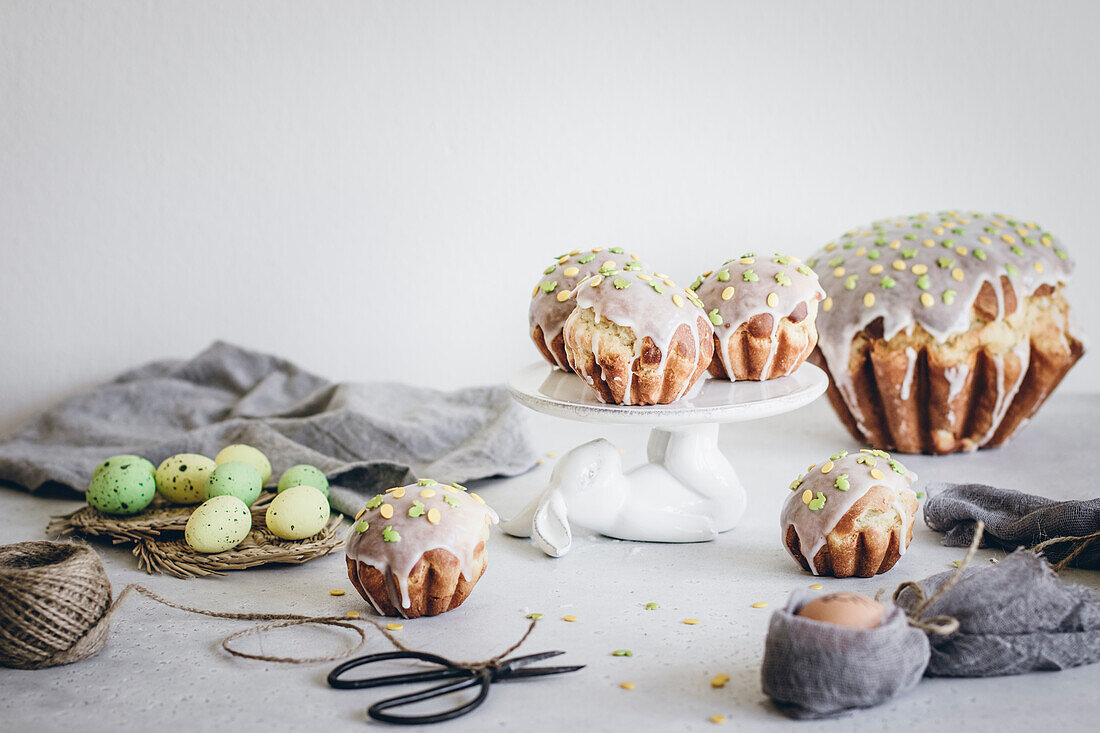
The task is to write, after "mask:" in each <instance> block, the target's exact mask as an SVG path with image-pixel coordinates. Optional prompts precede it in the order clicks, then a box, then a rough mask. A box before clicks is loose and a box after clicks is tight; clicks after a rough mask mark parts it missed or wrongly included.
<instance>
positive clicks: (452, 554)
mask: <svg viewBox="0 0 1100 733" xmlns="http://www.w3.org/2000/svg"><path fill="white" fill-rule="evenodd" d="M497 521H499V520H498V517H497V515H496V512H494V511H493V510H492V509H491V508H489V507H488V506H487V505H486V504H485V502H484V501H483V500H482V498H481V497H480V496H478V495H477V494H474V493H471V492H467V491H466V489H465V488H463V487H462V486H459V485H458V484H440V483H437V482H436V481H433V480H432V479H421V480H420V481H418V482H417V483H415V484H412V485H410V486H398V487H395V488H392V489H389V490H387V491H386V493H384V494H379V495H377V496H375V497H374V498H373V499H371V500H370V501H368V502H367V506H366V508H365V509H363V510H362V511H361V512H359V514H358V515H356V517H355V522H354V524H353V526H352V529H351V534H350V535H349V536H348V542H347V563H348V577H349V578H351V582H352V585H354V586H355V589H356V590H357V591H359V594H360V595H361V596H363V598H365V599H366V600H367V602H368V603H370V604H371V606H372V607H374V610H376V611H377V612H378V613H380V614H382V615H385V616H404V617H405V618H417V617H418V616H435V615H437V614H440V613H444V612H445V611H450V610H451V609H452V608H457V607H458V606H460V605H462V602H463V601H465V600H466V598H467V597H468V596H469V595H470V592H471V591H472V590H473V589H474V585H476V584H477V581H478V580H479V579H480V578H481V576H482V574H483V573H484V572H485V566H486V563H487V562H488V553H487V550H486V548H485V542H486V541H487V540H488V539H489V526H490V525H492V524H496V523H497Z"/></svg>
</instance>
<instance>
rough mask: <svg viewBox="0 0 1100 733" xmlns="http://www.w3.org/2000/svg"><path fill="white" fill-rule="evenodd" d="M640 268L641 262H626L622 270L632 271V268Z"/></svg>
mask: <svg viewBox="0 0 1100 733" xmlns="http://www.w3.org/2000/svg"><path fill="white" fill-rule="evenodd" d="M640 269H642V263H641V262H627V263H626V264H625V265H623V271H625V272H633V271H634V270H640Z"/></svg>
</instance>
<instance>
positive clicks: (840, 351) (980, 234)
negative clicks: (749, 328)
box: [808, 212, 1073, 434]
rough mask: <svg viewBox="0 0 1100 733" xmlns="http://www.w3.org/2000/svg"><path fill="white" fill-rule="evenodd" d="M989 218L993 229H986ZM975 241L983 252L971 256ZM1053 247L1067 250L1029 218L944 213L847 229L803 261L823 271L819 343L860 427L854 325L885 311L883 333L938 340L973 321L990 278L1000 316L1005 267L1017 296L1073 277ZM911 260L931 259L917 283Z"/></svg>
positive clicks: (857, 329) (1069, 265) (914, 262)
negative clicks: (828, 302)
mask: <svg viewBox="0 0 1100 733" xmlns="http://www.w3.org/2000/svg"><path fill="white" fill-rule="evenodd" d="M1009 221H1012V222H1013V223H1012V224H1011V225H1010V224H1009V223H1008V222H1009ZM918 224H919V225H920V226H918ZM986 227H990V228H992V229H993V231H989V232H987V231H985V228H986ZM937 228H940V231H936V229H937ZM1006 238H1007V239H1006ZM983 239H984V240H985V241H983ZM1028 239H1030V240H1033V241H1032V243H1028V242H1027V241H1026V240H1028ZM926 240H930V241H931V242H932V246H931V247H928V246H925V244H924V242H925V241H926ZM1009 240H1010V241H1009ZM945 241H950V243H951V244H950V246H949V247H945V246H943V243H944V242H945ZM1047 242H1049V244H1047ZM895 243H897V244H896V246H895ZM1013 247H1016V250H1013V249H1012V248H1013ZM960 248H961V249H960ZM907 250H908V251H907ZM978 250H981V252H982V253H983V254H984V256H985V258H984V259H980V258H979V257H978V256H976V255H975V252H976V251H978ZM1059 252H1062V254H1063V255H1064V252H1063V251H1062V246H1061V243H1060V242H1059V241H1058V239H1057V238H1055V237H1053V236H1052V235H1049V234H1047V233H1044V232H1043V231H1042V230H1041V228H1039V227H1036V226H1034V225H1031V223H1030V222H1019V221H1016V220H1013V219H1012V218H1011V217H1004V216H999V215H998V216H988V217H986V216H981V215H974V214H973V213H969V214H964V213H957V212H950V213H945V214H944V215H943V216H940V215H931V216H930V215H918V216H913V217H898V218H893V219H889V220H884V221H879V222H874V223H873V224H871V225H869V226H867V227H862V228H860V229H857V230H853V231H852V232H848V233H847V234H845V235H844V236H843V237H841V238H840V239H838V240H837V242H835V243H832V244H830V245H827V246H826V247H825V248H824V249H822V250H820V251H818V252H817V253H815V254H814V256H813V257H811V258H810V259H809V260H808V261H809V262H810V263H811V265H812V266H814V267H815V268H816V269H817V270H818V272H820V273H823V274H824V277H823V279H824V280H825V285H826V288H827V290H828V292H829V295H830V296H831V298H832V301H833V303H832V308H831V309H830V310H828V311H825V310H824V309H822V312H821V313H819V314H818V318H817V326H818V334H819V341H818V346H819V348H820V349H821V353H822V355H823V356H824V357H825V362H826V364H827V365H828V367H829V372H830V373H831V374H832V377H833V383H834V384H835V385H836V387H837V389H838V390H839V392H840V394H841V396H842V397H843V398H844V401H845V403H846V404H847V407H848V410H849V411H850V412H851V413H852V416H853V417H854V418H855V419H856V423H857V424H858V425H859V427H860V430H862V431H863V432H864V433H865V434H866V430H865V428H864V418H863V415H862V414H861V411H860V409H859V403H858V402H857V400H856V394H855V390H854V388H853V387H852V385H851V378H850V375H849V373H848V365H849V361H850V358H851V348H852V340H853V338H854V337H855V336H856V334H857V333H859V332H860V331H862V330H864V329H865V328H867V327H868V326H869V325H870V324H871V323H872V322H873V321H875V320H876V319H878V318H881V319H882V325H883V336H884V338H886V339H890V338H892V337H893V336H894V335H896V334H898V333H900V332H901V331H903V330H905V331H909V330H910V329H912V328H913V326H914V325H916V324H920V326H921V327H922V328H923V329H924V330H925V331H927V332H928V333H929V334H931V335H932V337H933V338H934V339H936V341H938V342H940V343H944V342H946V341H947V340H948V339H949V338H950V337H951V336H953V335H955V334H958V333H962V332H965V331H966V330H967V329H968V328H969V327H970V313H971V309H972V307H973V305H974V301H975V300H976V299H977V297H978V293H979V292H980V291H981V287H982V284H983V283H986V282H989V283H990V284H991V285H992V286H993V287H992V290H993V292H994V294H995V295H996V298H997V309H998V314H999V315H1001V316H1003V314H1004V301H1005V295H1004V290H1003V287H1002V283H1001V276H1002V275H1005V276H1007V277H1008V278H1009V280H1010V282H1011V283H1012V285H1013V288H1014V290H1015V294H1016V296H1017V299H1018V300H1020V299H1022V298H1023V297H1025V296H1027V295H1030V294H1031V293H1033V292H1034V291H1035V289H1036V288H1038V287H1039V286H1041V285H1049V286H1057V285H1059V284H1064V283H1067V282H1069V280H1070V275H1071V273H1072V271H1073V262H1072V260H1070V259H1069V258H1068V257H1066V258H1065V259H1063V257H1061V256H1059V254H1058V253H1059ZM861 253H862V254H861ZM871 253H877V259H871V258H870V257H868V255H870V254H871ZM941 258H943V260H942V262H941ZM895 262H901V263H902V264H903V265H904V269H903V270H897V269H895V268H894V266H893V264H894V263H895ZM914 265H920V266H922V267H924V268H927V272H926V273H924V274H923V276H924V277H925V283H924V284H925V286H926V287H925V288H923V289H922V288H920V287H918V284H917V283H918V280H919V279H920V278H921V277H922V276H921V275H917V274H915V273H913V271H912V270H913V267H914ZM1036 265H1038V269H1036ZM876 266H881V271H880V272H876V273H875V274H874V275H872V274H871V269H872V268H875V267H876ZM838 268H840V269H838ZM957 275H961V278H962V279H961V280H960V279H958V278H957ZM853 276H854V281H852V282H853V285H854V286H853V287H852V289H848V288H847V287H846V284H848V283H849V282H850V281H851V278H853ZM885 277H889V278H891V279H892V280H893V281H894V285H893V287H885V286H884V285H883V282H884V281H883V278H885ZM949 290H950V291H953V292H954V297H953V298H951V297H949V298H948V299H947V300H949V301H950V302H947V301H945V299H944V294H945V292H946V291H949ZM868 293H870V294H871V295H873V296H874V302H873V304H872V305H871V306H870V307H868V306H867V305H866V304H865V301H864V298H865V297H866V295H867V294H868ZM922 294H928V295H929V296H931V298H932V305H930V306H925V305H923V304H922V302H921V300H920V297H921V295H922ZM964 378H965V377H964ZM952 388H953V389H955V390H956V393H957V389H958V388H961V384H959V386H958V388H956V385H955V383H954V382H952ZM1013 394H1015V392H1013Z"/></svg>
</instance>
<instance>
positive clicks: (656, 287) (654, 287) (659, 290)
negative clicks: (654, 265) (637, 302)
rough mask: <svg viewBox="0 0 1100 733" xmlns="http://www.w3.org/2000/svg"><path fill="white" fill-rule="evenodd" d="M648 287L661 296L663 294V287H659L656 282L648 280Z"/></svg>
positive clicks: (659, 284)
mask: <svg viewBox="0 0 1100 733" xmlns="http://www.w3.org/2000/svg"><path fill="white" fill-rule="evenodd" d="M649 287H651V288H653V289H654V290H656V291H657V292H658V293H660V294H661V295H664V294H665V289H664V288H663V287H661V283H659V282H657V281H656V280H650V281H649Z"/></svg>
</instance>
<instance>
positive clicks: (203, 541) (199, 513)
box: [183, 495, 252, 553]
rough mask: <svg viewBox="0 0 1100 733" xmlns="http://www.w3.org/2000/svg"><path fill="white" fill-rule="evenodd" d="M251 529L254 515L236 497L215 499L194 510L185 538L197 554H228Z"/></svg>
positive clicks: (184, 534)
mask: <svg viewBox="0 0 1100 733" xmlns="http://www.w3.org/2000/svg"><path fill="white" fill-rule="evenodd" d="M251 529H252V512H250V511H248V507H247V506H245V503H244V502H243V501H241V500H240V499H238V498H237V497H235V496H227V495H226V496H215V497H214V498H213V499H207V500H206V501H204V502H203V503H202V504H199V505H198V506H197V507H195V511H193V512H191V517H190V518H189V519H188V520H187V528H186V529H185V530H184V531H183V537H184V539H185V540H187V544H188V545H190V546H191V549H192V550H194V551H195V552H207V553H210V552H225V551H226V550H228V549H231V548H233V547H236V546H237V545H239V544H240V543H241V541H242V540H243V539H244V538H245V537H247V536H248V532H249V530H251Z"/></svg>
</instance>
